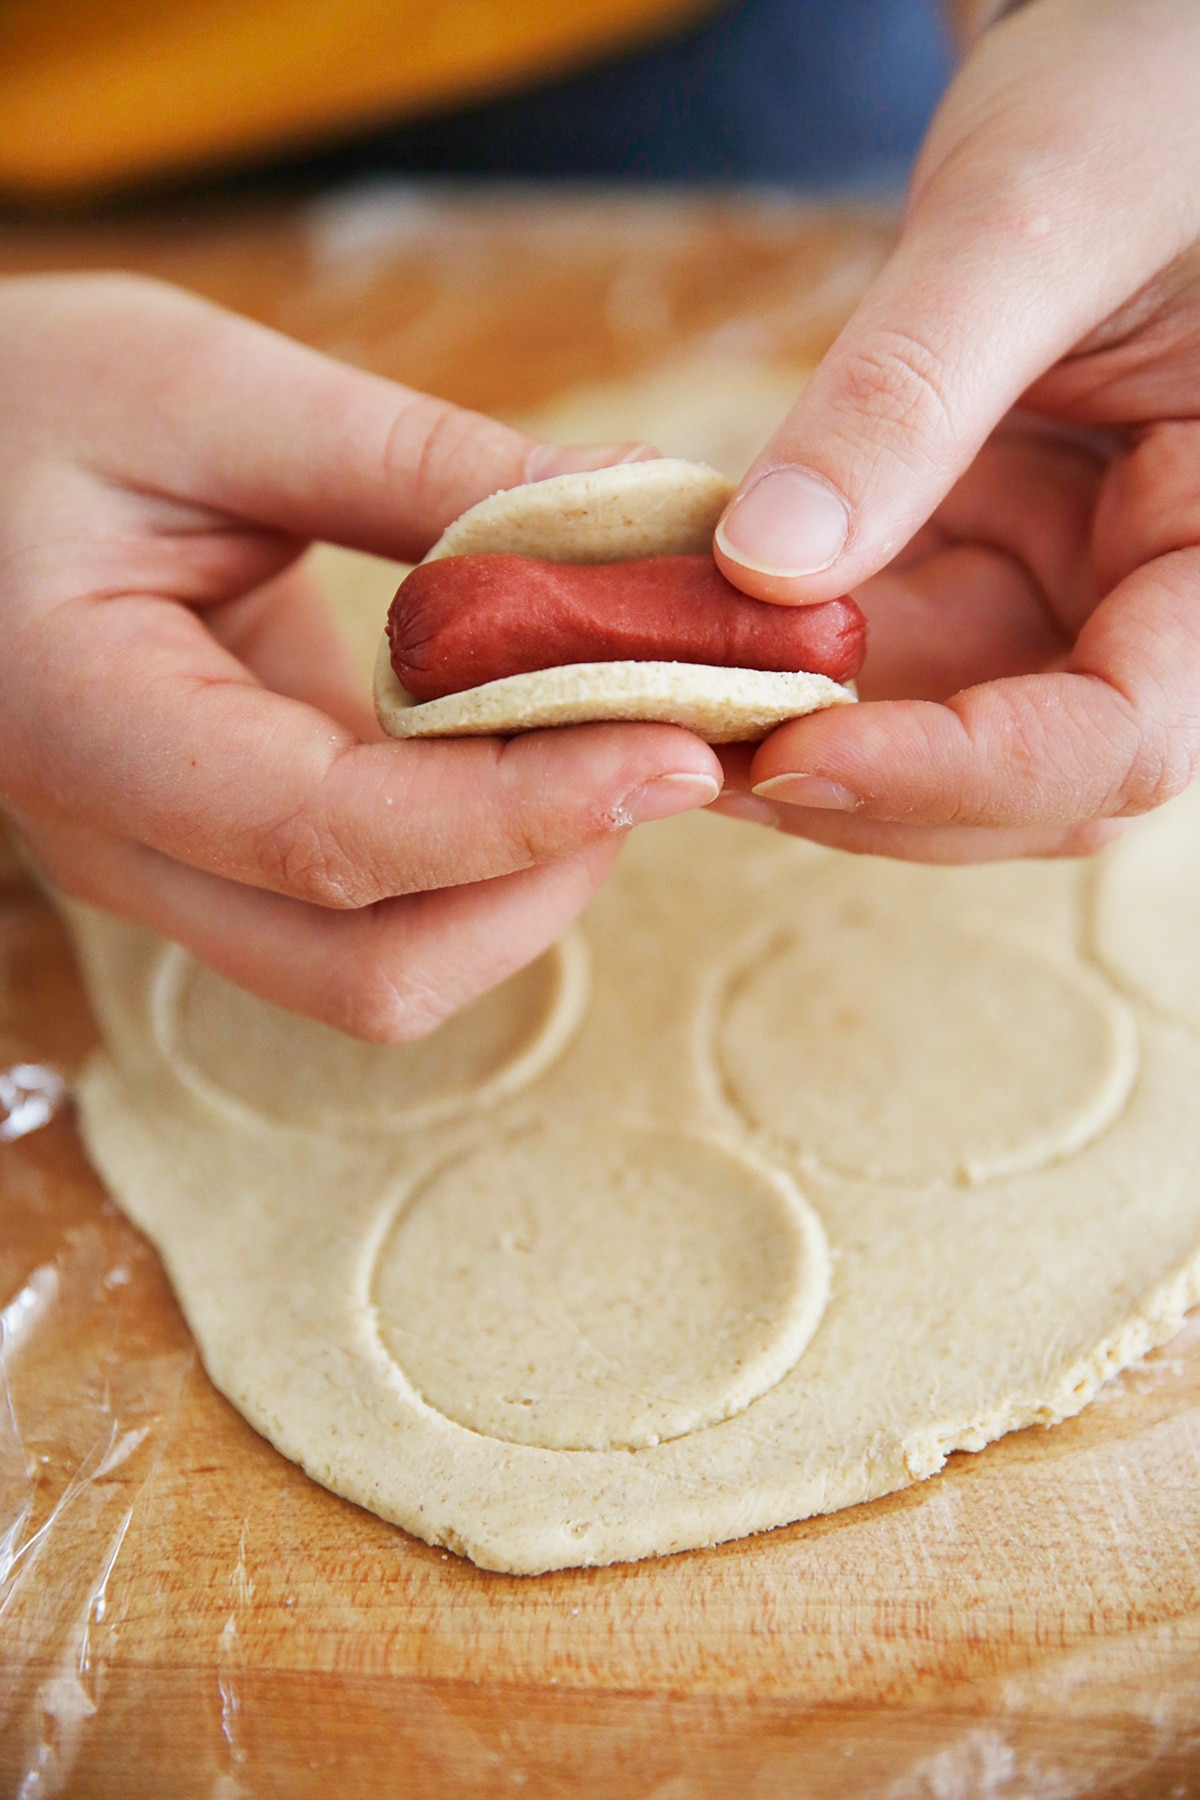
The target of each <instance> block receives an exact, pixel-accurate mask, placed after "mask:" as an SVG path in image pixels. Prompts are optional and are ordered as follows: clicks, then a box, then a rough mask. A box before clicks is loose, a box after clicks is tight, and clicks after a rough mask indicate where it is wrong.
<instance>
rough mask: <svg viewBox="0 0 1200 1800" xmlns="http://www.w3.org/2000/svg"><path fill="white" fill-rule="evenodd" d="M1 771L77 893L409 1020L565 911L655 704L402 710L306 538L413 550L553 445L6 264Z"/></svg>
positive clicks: (660, 804) (572, 465)
mask: <svg viewBox="0 0 1200 1800" xmlns="http://www.w3.org/2000/svg"><path fill="white" fill-rule="evenodd" d="M0 394H3V407H2V409H0V622H2V624H3V628H4V639H3V644H4V655H3V658H0V802H2V803H3V805H4V806H5V808H6V809H7V810H8V811H9V812H10V813H11V815H12V816H13V818H14V819H15V820H16V822H17V824H18V826H19V828H20V830H21V832H22V834H23V836H24V838H25V840H26V842H27V844H28V845H29V847H30V850H31V851H32V854H33V856H34V858H35V860H36V861H37V863H38V864H39V866H40V867H41V868H42V869H43V870H44V871H45V873H46V874H47V875H48V877H49V878H50V879H51V880H52V881H53V882H55V883H56V884H57V885H58V886H59V887H61V888H62V889H63V890H65V892H67V893H68V894H70V895H73V896H75V897H76V898H78V899H81V900H84V901H88V902H90V903H91V904H93V905H96V906H100V907H103V908H106V909H108V910H110V911H113V912H118V913H122V914H124V915H126V916H127V917H129V918H132V919H136V920H139V921H141V922H143V923H145V924H148V925H151V926H153V927H154V928H155V929H156V930H159V931H162V932H165V933H166V934H167V935H168V936H170V937H173V938H175V939H177V940H178V941H179V942H180V943H182V944H184V945H186V946H187V947H188V948H189V949H190V950H192V951H194V952H195V954H197V955H198V956H200V957H202V958H203V959H204V960H205V961H207V962H209V963H211V964H212V966H213V967H214V968H216V969H218V970H220V971H221V972H222V973H223V974H225V975H227V976H228V977H230V978H231V979H232V980H234V981H236V982H239V983H240V984H241V985H243V986H244V987H247V988H250V989H252V990H253V991H254V992H255V993H258V994H260V995H262V996H263V997H264V998H266V999H268V1000H272V1001H274V1002H276V1003H277V1004H279V1005H282V1006H286V1007H290V1008H292V1009H293V1010H295V1011H297V1012H305V1013H308V1014H311V1015H312V1016H313V1017H316V1018H319V1019H323V1020H325V1021H327V1022H329V1023H331V1024H334V1025H337V1026H340V1027H341V1028H342V1029H344V1030H347V1031H350V1032H353V1033H355V1034H357V1035H360V1036H363V1037H367V1038H372V1039H376V1040H378V1041H400V1040H404V1039H408V1038H412V1037H416V1036H419V1035H420V1034H421V1033H423V1032H425V1031H428V1030H429V1029H431V1028H432V1027H433V1026H435V1025H437V1024H438V1023H440V1021H441V1020H442V1019H443V1018H445V1017H446V1016H447V1015H448V1014H449V1013H451V1012H453V1011H454V1010H455V1009H456V1008H457V1007H459V1006H462V1005H464V1004H465V1003H466V1002H467V1001H469V1000H471V999H473V998H474V997H475V996H476V995H478V994H479V993H481V992H482V991H484V990H485V989H486V988H488V987H490V986H492V985H493V984H494V983H496V982H497V981H499V980H501V979H502V978H503V977H504V976H506V975H508V974H510V973H511V972H512V971H513V970H515V969H517V968H519V967H520V966H521V965H522V964H523V963H525V962H528V961H529V960H530V959H531V958H532V957H534V956H536V955H537V954H538V953H539V952H540V951H541V950H543V949H544V948H545V947H546V946H547V945H548V944H550V943H552V942H553V941H554V939H555V938H557V937H558V936H559V935H560V933H561V932H562V931H563V929H564V928H565V926H566V925H567V924H568V922H569V921H570V919H571V918H572V917H573V916H574V915H575V913H577V912H578V911H579V909H580V908H581V907H582V906H583V905H584V903H585V902H586V901H587V899H588V898H589V897H590V895H591V894H592V892H593V891H594V889H595V888H596V886H597V885H598V884H599V882H600V881H601V880H602V879H603V876H604V874H605V872H606V870H607V869H608V867H609V865H610V864H611V861H612V859H613V856H614V855H615V853H616V849H617V846H618V844H619V841H620V839H621V838H622V836H623V835H624V832H625V830H626V829H627V827H628V826H629V825H631V824H633V823H636V822H639V821H640V820H643V819H649V818H659V817H664V816H666V815H667V814H668V813H673V812H681V811H685V810H687V809H689V808H690V807H693V806H698V805H701V804H703V803H705V802H706V801H708V800H710V799H711V798H712V797H713V796H714V794H715V793H716V792H717V787H718V784H719V779H720V773H721V771H720V765H719V764H718V762H717V760H716V757H715V756H714V755H713V753H712V751H711V750H709V748H708V747H707V746H706V745H705V744H702V743H701V742H700V741H699V739H697V738H695V737H693V736H691V735H690V734H689V733H687V732H684V731H680V730H677V729H675V728H674V727H673V726H667V725H661V726H660V725H642V726H629V725H624V726H621V727H613V726H587V727H579V728H577V729H573V730H569V731H561V732H544V733H535V734H531V735H529V736H528V737H524V738H518V739H515V740H514V741H512V742H511V743H505V742H500V741H499V740H493V739H473V740H464V741H458V742H453V743H437V742H410V743H396V742H392V741H380V740H381V734H380V733H379V732H378V730H377V728H376V726H375V723H374V720H373V718H372V717H371V715H370V713H369V710H368V708H367V707H366V704H365V701H364V699H363V697H362V696H361V694H360V691H359V687H358V683H357V681H356V679H355V677H354V675H353V672H352V670H351V667H350V664H349V660H348V657H347V655H346V653H345V652H344V651H343V649H342V647H341V644H340V642H339V640H338V639H337V637H336V634H335V632H334V631H333V628H332V626H331V625H330V623H329V621H328V620H327V618H326V616H325V614H324V612H323V610H322V608H321V606H320V603H319V600H318V598H317V596H316V595H315V593H314V592H313V591H311V590H310V589H309V587H308V586H307V583H306V579H305V575H304V571H303V570H302V569H299V568H297V567H296V566H295V564H296V559H297V558H298V556H299V555H300V554H301V552H302V551H303V550H304V548H305V546H306V544H307V543H308V541H309V540H310V539H314V538H319V539H325V540H329V541H331V542H334V543H342V544H349V545H353V546H356V547H357V548H360V549H364V550H370V551H374V552H376V553H378V554H379V555H383V556H391V557H396V558H398V559H404V560H408V559H415V558H417V557H419V556H420V555H421V554H422V553H423V552H424V551H425V550H426V549H427V548H428V546H429V544H430V543H432V542H433V540H434V539H435V538H436V537H437V536H438V535H439V534H440V532H441V531H442V529H443V528H444V527H445V526H446V525H447V524H448V523H449V522H450V520H451V519H453V518H455V517H456V516H457V515H458V514H459V513H460V512H462V511H464V510H465V508H466V507H467V506H469V505H472V504H473V503H474V502H475V501H477V500H479V499H481V498H482V497H483V496H484V495H486V494H488V493H490V492H492V491H494V490H495V489H496V488H499V487H507V486H513V485H515V484H516V483H518V482H521V481H527V480H532V479H537V478H540V477H544V476H548V475H554V474H560V473H564V472H566V471H567V470H570V469H577V468H585V467H586V468H591V467H598V466H600V465H602V464H606V463H610V462H616V461H618V460H620V457H621V448H620V447H619V446H617V447H608V448H591V449H586V450H579V449H577V450H566V451H562V450H558V449H556V448H555V447H554V446H551V445H548V444H540V443H537V442H536V441H534V440H533V439H530V438H528V437H525V436H523V435H522V434H521V433H519V432H516V431H510V430H509V429H507V428H506V427H504V426H501V425H497V424H495V423H493V422H492V421H490V420H486V419H483V418H480V417H478V416H476V415H474V414H471V413H465V412H462V411H459V410H458V409H456V408H454V407H452V406H448V405H445V404H443V403H441V402H438V401H435V400H431V399H428V398H426V397H425V396H423V395H419V394H414V393H412V392H410V391H409V390H406V389H404V388H401V387H397V386H395V385H394V384H393V383H391V382H388V381H383V380H380V379H378V378H377V377H374V376H371V375H366V374H363V373H362V372H361V371H358V370H354V369H350V368H347V367H344V366H342V365H341V364H338V363H336V362H333V361H331V360H329V359H327V358H325V357H322V356H319V355H317V354H316V353H315V352H313V351H310V350H306V349H304V348H302V347H301V346H299V345H297V344H294V343H291V342H290V341H289V340H287V339H285V338H282V337H279V336H277V335H275V334H274V333H272V332H269V331H266V330H264V329H262V328H261V327H259V326H256V325H252V324H250V323H248V322H247V321H245V320H242V319H238V318H235V317H233V316H232V315H230V314H228V313H223V312H221V311H219V310H218V309H217V308H215V307H212V306H209V305H206V304H204V303H203V302H201V301H198V300H195V299H193V298H191V297H189V296H187V295H185V294H182V293H178V292H176V291H174V290H172V289H170V288H166V287H161V286H159V285H157V284H155V283H150V282H144V281H135V280H133V279H129V278H125V277H112V276H107V277H67V278H61V277H57V278H56V277H46V278H34V279H29V280H14V281H9V282H3V283H0Z"/></svg>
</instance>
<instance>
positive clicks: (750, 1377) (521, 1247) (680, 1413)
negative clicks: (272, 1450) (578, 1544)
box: [372, 1127, 829, 1450]
mask: <svg viewBox="0 0 1200 1800" xmlns="http://www.w3.org/2000/svg"><path fill="white" fill-rule="evenodd" d="M828 1291H829V1254H828V1251H827V1249H826V1245H825V1236H824V1233H823V1232H822V1230H821V1226H820V1223H819V1222H818V1220H817V1219H816V1217H815V1216H814V1214H813V1213H812V1211H811V1209H810V1208H809V1207H808V1206H807V1205H806V1204H805V1202H804V1200H803V1199H802V1198H801V1196H800V1194H799V1193H798V1192H797V1190H796V1188H795V1187H794V1185H793V1184H792V1183H791V1182H790V1181H789V1180H787V1178H786V1177H783V1176H781V1175H780V1174H779V1173H778V1172H777V1171H774V1170H771V1169H770V1168H764V1167H763V1166H762V1165H761V1164H757V1163H755V1162H753V1161H751V1160H749V1159H748V1158H746V1157H745V1156H734V1155H731V1154H730V1152H729V1151H727V1150H724V1149H722V1148H721V1147H720V1146H719V1145H717V1144H713V1143H709V1142H705V1141H704V1140H703V1139H700V1138H694V1137H688V1136H685V1135H684V1134H682V1133H680V1132H661V1131H658V1132H656V1131H644V1130H631V1129H629V1128H627V1127H626V1128H622V1129H617V1130H603V1131H597V1130H592V1131H589V1130H587V1129H586V1128H584V1129H582V1130H575V1131H562V1130H560V1131H558V1132H556V1133H554V1134H552V1135H551V1136H550V1137H547V1136H546V1135H545V1134H544V1133H537V1134H535V1135H533V1136H532V1137H529V1136H524V1137H519V1138H517V1139H515V1140H513V1141H511V1142H507V1143H505V1142H500V1143H489V1144H488V1145H486V1146H485V1147H484V1148H483V1149H482V1150H476V1151H475V1152H474V1153H473V1154H472V1155H470V1156H468V1157H466V1158H464V1159H462V1160H460V1161H458V1162H454V1163H451V1164H450V1165H449V1166H448V1167H446V1168H444V1169H440V1170H438V1171H437V1172H436V1173H435V1175H434V1176H433V1177H432V1178H431V1180H430V1181H429V1182H428V1183H426V1184H425V1185H424V1186H422V1187H421V1188H420V1189H419V1190H418V1191H417V1193H416V1195H415V1196H412V1197H411V1198H410V1200H409V1203H408V1205H407V1206H406V1207H405V1208H404V1209H403V1210H402V1212H401V1215H400V1217H399V1219H398V1220H397V1222H396V1224H395V1225H394V1226H393V1228H392V1230H391V1231H390V1232H389V1234H388V1237H387V1239H386V1241H385V1243H384V1245H383V1248H382V1251H381V1253H380V1258H379V1262H378V1264H377V1266H376V1271H375V1277H374V1281H373V1285H372V1298H373V1301H374V1305H375V1312H376V1318H377V1321H378V1325H379V1333H380V1337H381V1338H382V1340H383V1343H384V1345H385V1347H386V1349H387V1350H388V1352H389V1354H390V1355H391V1356H392V1357H393V1358H394V1360H395V1362H396V1364H397V1367H398V1368H399V1369H400V1370H401V1371H402V1373H403V1374H404V1375H405V1376H406V1377H407V1378H408V1379H409V1380H410V1381H411V1382H412V1383H413V1385H414V1387H415V1388H416V1389H417V1391H418V1392H419V1393H420V1395H421V1397H422V1399H423V1400H424V1401H425V1402H426V1403H427V1404H428V1405H430V1406H432V1407H434V1408H435V1409H436V1410H437V1411H439V1412H441V1413H442V1414H443V1415H444V1416H445V1417H447V1418H449V1419H454V1420H456V1421H457V1423H458V1424H460V1425H466V1426H469V1427H470V1429H471V1430H472V1431H478V1432H482V1433H484V1434H485V1435H486V1436H489V1437H493V1438H505V1439H508V1440H509V1441H510V1442H512V1443H518V1444H540V1445H541V1446H542V1448H543V1449H546V1450H635V1449H640V1448H642V1447H644V1446H645V1445H647V1444H657V1443H660V1442H662V1441H664V1440H665V1439H668V1438H674V1437H682V1436H683V1435H684V1433H685V1432H688V1431H695V1430H697V1429H698V1428H699V1427H700V1426H703V1425H712V1424H715V1423H716V1422H717V1421H718V1420H720V1419H727V1418H729V1417H731V1415H732V1414H734V1413H736V1412H740V1411H741V1410H742V1409H743V1407H745V1406H748V1405H749V1403H750V1402H751V1401H752V1400H756V1399H757V1398H758V1396H759V1395H760V1394H762V1393H765V1392H766V1390H767V1389H768V1388H770V1387H773V1386H774V1385H775V1383H776V1382H777V1381H778V1380H779V1378H780V1377H781V1376H782V1375H785V1374H786V1373H787V1371H788V1369H790V1368H791V1366H792V1364H793V1363H794V1362H795V1361H796V1359H797V1358H798V1357H799V1356H800V1354H801V1352H802V1351H803V1350H804V1348H805V1346H806V1345H807V1343H808V1340H809V1339H810V1338H811V1336H812V1334H813V1332H814V1331H815V1329H816V1326H817V1322H818V1320H819V1319H820V1317H821V1313H822V1312H823V1311H824V1308H825V1300H826V1297H827V1294H828Z"/></svg>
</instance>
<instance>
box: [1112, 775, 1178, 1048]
mask: <svg viewBox="0 0 1200 1800" xmlns="http://www.w3.org/2000/svg"><path fill="white" fill-rule="evenodd" d="M1094 932H1095V941H1096V949H1097V952H1098V954H1099V956H1100V959H1101V961H1102V962H1103V963H1104V965H1105V967H1106V968H1108V969H1110V970H1111V971H1112V973H1113V975H1114V976H1115V977H1116V978H1117V980H1118V981H1120V982H1121V983H1122V985H1123V986H1125V987H1127V988H1129V989H1131V990H1132V992H1134V993H1135V994H1137V995H1138V996H1139V997H1141V998H1142V999H1145V1000H1148V1001H1149V1002H1150V1004H1151V1005H1152V1006H1155V1007H1158V1008H1159V1009H1160V1010H1161V1011H1162V1012H1164V1013H1169V1014H1172V1015H1174V1016H1175V1017H1176V1018H1181V1019H1185V1020H1186V1021H1187V1022H1188V1024H1189V1025H1192V1026H1194V1027H1196V1028H1197V1029H1200V786H1193V787H1192V788H1190V789H1189V790H1188V791H1187V793H1185V794H1181V795H1180V796H1179V798H1178V799H1177V800H1172V802H1171V803H1170V805H1169V806H1164V807H1163V808H1162V810H1161V811H1160V812H1157V813H1153V814H1152V815H1151V816H1150V817H1149V818H1148V819H1143V820H1142V821H1141V823H1140V824H1139V825H1138V828H1137V830H1136V831H1134V832H1131V833H1130V834H1129V835H1128V836H1127V837H1126V838H1124V839H1122V840H1121V842H1120V843H1118V844H1116V845H1114V846H1113V849H1112V850H1111V852H1110V853H1109V855H1108V856H1107V857H1106V858H1105V860H1104V863H1103V865H1102V867H1101V870H1100V873H1099V877H1098V880H1097V884H1096V899H1095V910H1094Z"/></svg>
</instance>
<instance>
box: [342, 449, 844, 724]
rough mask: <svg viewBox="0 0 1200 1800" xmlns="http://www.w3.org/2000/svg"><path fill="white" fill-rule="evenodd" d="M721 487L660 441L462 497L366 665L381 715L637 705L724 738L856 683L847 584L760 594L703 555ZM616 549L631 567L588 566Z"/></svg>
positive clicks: (605, 711)
mask: <svg viewBox="0 0 1200 1800" xmlns="http://www.w3.org/2000/svg"><path fill="white" fill-rule="evenodd" d="M731 491H732V490H731V488H730V485H729V483H728V482H726V481H725V480H724V479H723V478H722V477H721V476H719V475H718V474H717V473H716V472H715V471H714V470H712V469H709V468H707V467H705V466H704V465H703V464H699V463H688V462H682V461H679V460H676V459H663V460H661V461H657V462H649V463H632V464H623V465H621V466H620V467H618V468H615V469H600V470H596V471H593V472H589V473H587V474H581V475H564V476H559V477H557V478H555V479H553V480H550V481H542V482H535V483H531V484H530V485H528V486H526V487H519V488H511V489H508V490H506V491H505V492H503V493H499V494H493V495H492V496H491V498H490V499H487V500H484V501H482V502H481V503H480V504H479V505H478V506H474V507H472V508H471V509H470V510H469V511H468V512H466V513H464V514H463V516H462V517H461V518H460V519H458V520H456V521H455V523H454V524H453V525H451V526H450V528H449V529H448V530H447V531H446V532H445V533H444V534H443V536H442V537H441V538H440V539H439V541H438V543H437V544H435V545H434V547H433V549H432V550H431V551H430V552H429V555H428V556H427V557H426V558H425V562H424V564H423V565H422V566H421V568H420V569H419V570H417V571H415V572H414V575H413V576H410V577H409V580H408V582H406V583H405V584H404V586H403V587H402V588H401V590H400V594H399V595H398V596H397V599H396V602H394V604H393V609H392V613H391V615H390V617H389V631H388V634H387V636H386V637H385V639H384V641H383V644H382V645H381V647H380V654H379V660H378V664H377V668H376V683H375V703H376V710H377V712H378V715H379V719H380V722H381V723H382V725H383V727H384V729H385V730H386V731H388V732H389V733H390V734H391V735H392V736H394V737H418V736H427V737H455V736H474V735H483V734H493V733H494V734H498V735H505V736H506V735H512V734H513V733H516V732H518V731H528V730H535V729H539V728H542V727H545V726H550V725H566V724H579V723H585V722H589V721H597V720H617V719H647V720H657V721H660V722H665V723H670V724H677V725H683V726H685V727H687V728H688V729H690V730H692V731H696V732H697V733H698V734H699V735H700V736H702V737H704V738H706V739H707V740H708V741H709V742H710V743H729V742H737V741H749V740H753V739H757V738H761V737H764V736H765V735H766V733H767V732H768V731H770V730H771V729H772V728H773V727H774V726H776V725H778V724H781V723H783V722H784V721H785V720H787V719H791V718H797V717H799V716H800V715H801V714H803V713H807V712H812V711H815V710H816V709H817V708H819V707H823V706H834V705H840V704H844V703H846V702H848V701H852V700H853V698H854V694H853V690H852V689H851V688H849V687H847V686H845V685H844V682H845V681H846V679H847V678H848V677H849V676H851V675H852V674H853V673H854V672H855V671H856V670H857V668H858V666H859V664H860V662H861V660H862V653H863V648H864V643H865V625H864V622H863V620H862V615H861V614H860V613H859V611H858V608H857V607H856V606H855V605H854V603H853V602H852V601H850V600H841V601H831V602H828V603H827V604H826V605H824V606H820V607H808V608H795V609H793V608H781V607H773V606H769V605H767V604H765V603H763V602H761V601H757V600H752V599H750V598H748V597H747V596H746V595H744V594H741V593H739V592H738V591H737V590H736V589H734V588H733V587H732V586H731V585H730V584H729V583H727V582H726V581H725V579H724V577H723V576H722V575H721V574H720V572H719V571H718V570H717V568H716V566H715V564H713V563H712V561H711V555H710V545H711V540H712V533H713V530H714V528H715V525H716V522H717V520H718V518H719V517H720V514H721V512H722V510H723V508H724V506H725V504H726V502H727V501H728V499H729V495H730V493H731ZM449 559H454V564H455V566H454V569H453V570H451V569H447V570H446V571H445V572H444V575H442V576H440V577H439V574H438V572H436V571H435V570H434V568H433V565H435V564H438V563H444V562H447V561H449ZM614 564H627V565H628V568H627V570H626V571H625V573H624V575H623V578H621V579H617V578H616V575H617V572H616V570H615V569H613V568H612V567H607V568H601V567H599V566H597V565H614ZM553 565H564V566H563V568H562V573H561V576H558V577H557V578H556V572H555V568H554V566H553ZM565 565H576V566H575V567H574V568H571V569H570V570H569V571H568V568H567V567H566V566H565ZM659 644H662V645H664V646H665V649H664V651H663V652H660V654H659V655H657V656H654V655H653V654H652V653H653V651H654V649H655V648H656V646H657V645H659ZM743 658H744V659H745V660H744V661H743V660H742V659H743ZM402 677H403V679H402Z"/></svg>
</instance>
